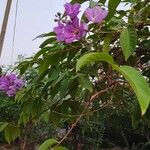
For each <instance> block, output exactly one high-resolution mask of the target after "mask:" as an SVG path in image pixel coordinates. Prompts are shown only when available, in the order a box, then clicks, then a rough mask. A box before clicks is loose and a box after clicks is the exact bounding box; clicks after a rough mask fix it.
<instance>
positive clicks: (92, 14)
mask: <svg viewBox="0 0 150 150" xmlns="http://www.w3.org/2000/svg"><path fill="white" fill-rule="evenodd" d="M107 14H108V12H107V11H106V10H105V9H103V8H101V7H99V6H95V7H93V8H87V9H86V11H85V16H86V17H87V19H88V20H89V21H92V22H93V23H101V22H102V20H103V19H105V18H106V16H107Z"/></svg>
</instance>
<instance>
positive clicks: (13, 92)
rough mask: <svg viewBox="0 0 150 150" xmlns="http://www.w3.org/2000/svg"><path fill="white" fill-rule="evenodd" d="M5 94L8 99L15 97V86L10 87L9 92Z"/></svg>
mask: <svg viewBox="0 0 150 150" xmlns="http://www.w3.org/2000/svg"><path fill="white" fill-rule="evenodd" d="M6 94H7V95H8V96H9V97H12V96H15V95H16V87H15V86H10V87H9V90H8V91H7V92H6Z"/></svg>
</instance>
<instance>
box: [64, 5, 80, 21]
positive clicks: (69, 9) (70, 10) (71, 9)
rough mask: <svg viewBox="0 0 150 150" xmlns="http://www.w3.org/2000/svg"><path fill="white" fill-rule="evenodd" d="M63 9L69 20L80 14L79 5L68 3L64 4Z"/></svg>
mask: <svg viewBox="0 0 150 150" xmlns="http://www.w3.org/2000/svg"><path fill="white" fill-rule="evenodd" d="M64 7H65V12H66V14H67V15H68V16H70V18H71V19H73V18H75V17H77V15H78V13H79V12H80V10H79V9H80V4H78V3H76V4H70V3H66V4H65V5H64Z"/></svg>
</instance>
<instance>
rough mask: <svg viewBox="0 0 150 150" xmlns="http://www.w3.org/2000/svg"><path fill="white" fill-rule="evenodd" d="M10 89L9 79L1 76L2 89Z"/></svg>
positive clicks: (0, 87)
mask: <svg viewBox="0 0 150 150" xmlns="http://www.w3.org/2000/svg"><path fill="white" fill-rule="evenodd" d="M8 89H9V80H8V79H7V78H6V77H5V76H1V77H0V90H1V91H7V90H8Z"/></svg>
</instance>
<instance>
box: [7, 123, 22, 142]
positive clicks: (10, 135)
mask: <svg viewBox="0 0 150 150" xmlns="http://www.w3.org/2000/svg"><path fill="white" fill-rule="evenodd" d="M4 134H5V139H6V141H7V142H8V143H10V142H12V141H14V140H15V139H16V138H17V137H19V136H20V128H19V127H15V126H12V125H7V126H6V127H5V129H4Z"/></svg>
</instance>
